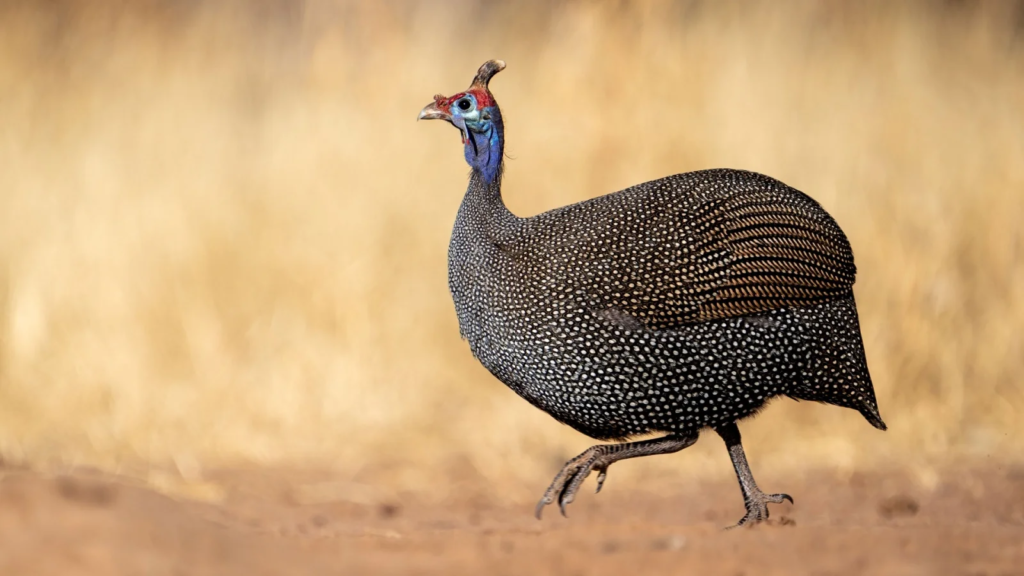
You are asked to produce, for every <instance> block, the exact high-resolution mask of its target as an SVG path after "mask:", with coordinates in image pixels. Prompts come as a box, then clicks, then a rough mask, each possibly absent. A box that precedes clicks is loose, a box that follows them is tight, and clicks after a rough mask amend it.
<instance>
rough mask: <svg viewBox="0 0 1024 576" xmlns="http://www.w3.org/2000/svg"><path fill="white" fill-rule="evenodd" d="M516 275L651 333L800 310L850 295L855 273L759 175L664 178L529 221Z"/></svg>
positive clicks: (833, 237) (841, 239)
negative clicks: (630, 320) (631, 320)
mask: <svg viewBox="0 0 1024 576" xmlns="http://www.w3.org/2000/svg"><path fill="white" fill-rule="evenodd" d="M509 251H510V253H511V254H512V255H513V256H514V257H515V261H514V264H515V266H514V268H515V271H516V277H517V278H520V279H522V282H523V283H524V284H535V285H537V286H539V287H543V288H544V289H545V290H544V291H556V292H563V293H567V294H572V295H573V296H574V297H575V298H577V299H578V300H579V302H580V304H581V305H583V306H585V307H587V308H589V309H591V310H594V311H604V310H610V311H611V312H608V314H612V315H615V316H620V317H621V316H623V315H629V316H631V317H633V318H634V319H635V320H636V321H637V322H639V323H640V324H642V325H643V326H644V327H646V328H649V329H654V330H662V329H671V328H673V327H676V326H679V325H681V324H688V323H695V322H702V321H707V320H713V319H717V318H728V317H735V316H743V315H747V314H755V313H758V312H764V311H768V310H772V309H776V308H783V307H802V306H809V305H813V304H816V303H820V302H825V301H829V300H833V299H836V298H839V297H843V296H845V295H847V294H849V292H850V288H851V287H852V285H853V282H854V279H855V276H856V267H855V265H854V261H853V253H852V251H851V250H850V244H849V242H848V241H847V239H846V236H845V235H844V234H843V232H842V230H841V229H840V228H839V226H838V225H837V224H836V223H835V221H834V220H833V219H832V218H831V217H830V216H829V215H828V213H826V212H825V211H824V210H823V209H822V208H821V206H820V205H819V204H818V203H817V202H815V201H814V200H813V199H811V198H810V197H808V196H806V195H805V194H803V193H801V192H799V191H797V190H795V189H793V188H790V187H788V186H786V185H785V184H782V183H781V182H779V181H777V180H774V179H772V178H768V177H767V176H763V175H760V174H756V173H753V172H744V171H738V170H706V171H701V172H690V173H686V174H679V175H676V176H670V177H668V178H662V179H660V180H655V181H651V182H647V183H644V184H640V185H638V186H634V187H631V188H628V189H626V190H623V191H620V192H617V193H614V194H609V195H607V196H602V197H599V198H595V199H592V200H588V201H585V202H581V203H578V204H574V205H571V206H566V207H564V208H560V209H556V210H553V211H550V212H546V213H544V214H541V215H538V216H535V217H533V218H530V219H528V220H526V223H525V226H524V231H523V233H522V234H520V235H519V236H518V238H517V239H516V241H515V243H514V245H513V246H511V247H510V250H509Z"/></svg>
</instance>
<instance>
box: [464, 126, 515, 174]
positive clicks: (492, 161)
mask: <svg viewBox="0 0 1024 576" xmlns="http://www.w3.org/2000/svg"><path fill="white" fill-rule="evenodd" d="M463 140H464V141H465V145H466V150H465V153H466V162H468V163H469V165H470V166H471V167H472V168H473V175H474V177H475V176H477V175H479V177H480V179H481V180H482V181H483V182H484V183H485V184H488V185H490V184H493V183H498V182H499V181H500V180H501V158H502V153H503V150H504V147H505V138H504V134H503V127H502V124H501V119H500V117H496V118H494V121H492V122H489V123H488V124H487V127H486V128H485V129H484V130H483V131H481V132H476V131H474V130H472V129H468V130H466V132H465V136H463Z"/></svg>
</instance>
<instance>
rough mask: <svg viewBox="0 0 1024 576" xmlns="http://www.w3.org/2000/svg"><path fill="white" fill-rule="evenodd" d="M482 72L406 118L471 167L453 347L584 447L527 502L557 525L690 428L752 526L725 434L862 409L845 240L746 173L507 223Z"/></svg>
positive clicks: (659, 185) (692, 179) (455, 251)
mask: <svg viewBox="0 0 1024 576" xmlns="http://www.w3.org/2000/svg"><path fill="white" fill-rule="evenodd" d="M504 68H505V63H504V62H502V61H500V60H492V61H489V62H486V63H485V64H484V65H483V66H481V67H480V70H479V72H477V75H476V77H475V78H474V79H473V83H472V84H471V85H470V87H469V89H468V90H466V91H465V92H460V93H458V94H456V95H454V96H451V97H444V96H441V95H438V96H435V97H434V102H432V103H431V104H428V105H427V106H426V107H425V108H424V109H423V111H422V112H420V115H419V118H420V119H441V120H446V121H448V122H450V123H451V124H453V125H454V126H455V127H456V128H458V129H459V131H460V132H461V134H462V142H463V144H464V147H465V156H466V161H467V162H468V163H469V165H470V166H471V167H472V174H471V176H470V180H469V188H468V189H467V190H466V194H465V197H464V199H463V201H462V205H461V207H460V208H459V212H458V216H457V218H456V220H455V227H454V231H453V232H452V239H451V244H450V246H449V249H448V282H449V288H450V290H451V293H452V298H453V299H454V301H455V311H456V313H457V315H458V318H459V327H460V331H461V333H462V336H463V337H464V338H465V339H466V340H468V342H469V346H470V349H471V350H472V352H473V354H474V356H476V358H477V359H479V361H480V362H481V363H482V364H483V365H484V366H485V367H486V368H487V369H488V370H489V371H490V372H491V373H492V374H493V375H494V376H495V377H497V378H498V379H499V380H501V381H502V382H504V383H505V384H506V385H508V386H509V387H510V388H512V390H514V391H515V392H516V393H518V394H519V395H520V396H522V397H523V398H525V399H526V400H528V401H529V402H530V403H531V404H533V405H534V406H536V407H538V408H540V409H541V410H543V411H545V412H547V413H548V414H550V415H551V416H553V417H554V418H555V419H556V420H558V421H560V422H563V423H565V424H567V425H569V426H571V427H573V428H575V429H576V430H578V431H580V432H582V433H584V434H586V435H588V436H590V437H593V438H595V439H599V440H618V441H625V440H627V439H628V438H630V437H635V436H639V435H644V434H652V433H661V434H664V435H663V436H661V437H659V438H656V439H653V440H644V441H637V442H622V443H616V444H602V445H597V446H593V447H591V448H589V449H587V450H586V451H584V452H583V453H582V454H580V455H579V456H577V457H576V458H573V459H572V460H569V461H568V462H567V463H566V464H565V466H564V467H563V468H562V470H561V471H560V472H559V473H558V475H557V476H555V479H554V481H553V482H552V483H551V486H550V487H549V488H548V489H547V491H546V492H545V494H544V496H543V498H542V499H541V501H540V502H539V503H538V505H537V511H536V513H537V517H538V518H539V517H540V514H541V512H542V510H543V509H544V507H545V506H546V505H548V504H551V503H552V502H553V501H555V499H556V498H557V501H558V504H559V507H560V508H561V511H562V514H563V515H564V514H565V512H566V506H567V505H568V504H569V503H570V502H572V501H573V499H574V497H575V495H576V492H577V491H578V490H579V488H580V486H581V484H582V483H583V481H584V480H585V479H586V478H587V477H588V476H589V475H590V473H591V472H597V473H598V476H597V490H598V491H600V490H601V486H602V485H603V483H604V480H605V477H606V475H607V473H608V467H609V466H610V465H611V464H613V463H615V462H617V461H619V460H624V459H627V458H635V457H638V456H649V455H653V454H667V453H670V452H677V451H679V450H682V449H683V448H686V447H687V446H690V445H692V444H693V443H694V442H696V441H697V438H698V435H699V433H700V431H701V430H702V429H704V428H711V429H714V430H715V431H716V432H717V433H718V434H719V435H720V436H721V437H722V439H723V440H724V441H725V444H726V447H727V448H728V450H729V456H730V457H731V459H732V463H733V466H734V468H735V470H736V476H737V478H738V479H739V483H740V489H741V490H742V492H743V499H744V503H745V506H746V509H747V513H746V515H745V516H744V517H743V519H742V520H740V522H739V524H740V525H742V524H746V523H749V522H759V521H762V520H765V519H767V518H768V504H769V503H781V502H782V501H783V500H789V501H790V502H792V501H793V499H792V498H791V497H790V496H789V495H787V494H766V493H764V492H762V491H761V489H760V488H758V486H757V484H756V483H755V482H754V477H753V475H752V474H751V472H750V467H749V466H748V464H747V460H746V456H745V455H744V452H743V446H742V444H741V443H740V432H739V429H738V428H737V426H736V422H737V421H739V420H741V419H743V418H746V417H748V416H751V415H753V414H755V413H757V412H758V410H760V409H761V408H762V407H763V406H764V405H765V403H766V402H768V401H769V400H770V399H772V398H774V397H777V396H788V397H790V398H794V399H798V400H813V401H818V402H824V403H828V404H834V405H837V406H843V407H847V408H853V409H855V410H858V411H859V412H860V413H861V414H862V415H863V416H864V417H865V418H866V419H867V421H868V422H870V423H871V424H872V425H873V426H875V427H876V428H879V429H881V430H885V423H884V422H882V418H881V416H880V415H879V413H878V406H877V404H876V401H875V394H874V389H873V387H872V384H871V377H870V375H869V374H868V369H867V364H866V362H865V358H864V347H863V344H862V342H861V336H860V327H859V324H858V318H857V308H856V305H855V303H854V299H853V289H852V288H853V283H854V277H855V274H856V268H855V266H854V263H853V253H852V251H851V249H850V244H849V242H848V241H847V239H846V236H845V235H844V234H843V232H842V230H840V228H839V226H838V225H837V224H836V222H835V221H834V220H833V219H832V218H831V216H829V215H828V213H826V212H825V210H824V209H823V208H822V207H821V206H820V205H819V204H818V203H817V202H815V201H814V200H812V199H811V198H810V197H808V196H806V195H805V194H803V193H802V192H799V191H797V190H794V189H793V188H790V187H788V186H786V185H785V184H783V183H781V182H779V181H777V180H774V179H772V178H769V177H767V176H763V175H761V174H756V173H753V172H745V171H739V170H704V171H699V172H689V173H686V174H678V175H676V176H670V177H667V178H662V179H660V180H654V181H652V182H647V183H644V184H640V185H637V186H634V187H632V188H627V189H625V190H622V191H620V192H616V193H613V194H608V195H606V196H601V197H598V198H594V199H592V200H587V201H585V202H580V203H578V204H573V205H571V206H565V207H562V208H558V209H555V210H551V211H549V212H545V213H543V214H540V215H538V216H534V217H532V218H519V217H517V216H515V215H514V214H512V213H511V212H510V211H509V210H508V209H507V208H506V207H505V204H504V203H503V202H502V198H501V174H502V155H503V146H504V126H503V123H502V118H501V111H500V110H499V108H498V104H497V103H496V102H495V101H494V97H493V96H492V94H491V92H490V90H489V88H488V84H489V82H490V79H491V77H493V76H494V75H495V74H496V73H498V72H500V71H501V70H503V69H504Z"/></svg>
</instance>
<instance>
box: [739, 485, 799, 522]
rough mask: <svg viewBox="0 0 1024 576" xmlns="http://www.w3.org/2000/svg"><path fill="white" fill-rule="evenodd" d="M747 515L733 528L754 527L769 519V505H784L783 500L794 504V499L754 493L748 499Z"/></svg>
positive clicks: (787, 496) (787, 495) (759, 492)
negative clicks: (748, 525)
mask: <svg viewBox="0 0 1024 576" xmlns="http://www.w3.org/2000/svg"><path fill="white" fill-rule="evenodd" d="M745 500H746V502H745V504H746V506H747V515H746V516H744V517H743V518H742V519H741V520H740V521H739V522H737V523H736V525H735V526H732V528H739V527H740V526H744V525H747V524H750V525H753V524H758V523H760V522H763V521H765V520H767V519H768V504H782V501H783V500H789V503H790V504H792V503H793V497H792V496H790V495H789V494H765V493H764V492H761V491H760V490H758V491H757V492H753V493H751V494H750V496H748V497H747V498H746V499H745Z"/></svg>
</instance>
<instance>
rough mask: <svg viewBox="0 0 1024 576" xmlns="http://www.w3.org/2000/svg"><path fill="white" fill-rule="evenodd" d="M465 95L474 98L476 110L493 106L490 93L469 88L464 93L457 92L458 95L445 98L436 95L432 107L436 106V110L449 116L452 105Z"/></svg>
mask: <svg viewBox="0 0 1024 576" xmlns="http://www.w3.org/2000/svg"><path fill="white" fill-rule="evenodd" d="M466 94H472V95H473V96H474V97H475V98H476V105H477V108H487V107H488V106H494V98H492V97H491V93H490V92H488V91H487V90H483V89H481V88H470V89H469V90H466V91H465V92H459V93H458V94H456V95H454V96H449V97H447V98H445V97H444V96H442V95H440V94H438V95H436V96H434V105H435V106H437V107H438V109H440V110H441V111H443V112H444V113H445V114H451V112H452V104H454V103H455V101H456V100H458V99H459V98H462V97H463V96H465V95H466Z"/></svg>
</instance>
